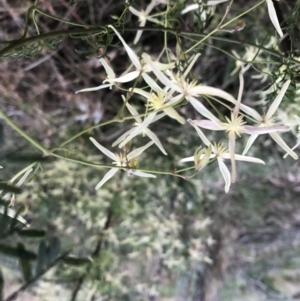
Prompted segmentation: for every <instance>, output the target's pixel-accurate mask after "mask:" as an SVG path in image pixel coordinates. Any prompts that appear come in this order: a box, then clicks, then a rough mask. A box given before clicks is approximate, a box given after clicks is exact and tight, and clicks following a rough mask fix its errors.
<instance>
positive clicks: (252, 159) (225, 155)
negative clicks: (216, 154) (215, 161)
mask: <svg viewBox="0 0 300 301" xmlns="http://www.w3.org/2000/svg"><path fill="white" fill-rule="evenodd" d="M221 157H222V158H223V159H230V154H229V153H223V154H222V155H221ZM234 158H235V160H238V161H244V162H252V163H259V164H265V162H264V161H263V160H261V159H258V158H255V157H248V156H243V155H237V154H235V155H234Z"/></svg>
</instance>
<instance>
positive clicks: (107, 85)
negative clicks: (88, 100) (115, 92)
mask: <svg viewBox="0 0 300 301" xmlns="http://www.w3.org/2000/svg"><path fill="white" fill-rule="evenodd" d="M111 86H112V84H106V85H100V86H98V87H94V88H85V89H82V90H78V91H76V92H75V94H77V93H81V92H91V91H98V90H101V89H105V88H110V87H111Z"/></svg>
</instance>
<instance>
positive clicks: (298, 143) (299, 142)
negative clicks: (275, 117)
mask: <svg viewBox="0 0 300 301" xmlns="http://www.w3.org/2000/svg"><path fill="white" fill-rule="evenodd" d="M299 145H300V139H299V140H298V142H297V143H296V145H295V146H294V147H292V150H294V149H296V148H297V147H298V146H299ZM288 155H289V154H288V153H286V154H285V155H284V156H283V158H286V157H287V156H288Z"/></svg>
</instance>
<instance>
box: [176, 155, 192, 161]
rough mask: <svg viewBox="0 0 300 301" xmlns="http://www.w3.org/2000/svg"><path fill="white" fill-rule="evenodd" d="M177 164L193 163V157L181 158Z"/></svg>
mask: <svg viewBox="0 0 300 301" xmlns="http://www.w3.org/2000/svg"><path fill="white" fill-rule="evenodd" d="M179 162H194V156H192V157H187V158H183V159H181V160H180V161H179Z"/></svg>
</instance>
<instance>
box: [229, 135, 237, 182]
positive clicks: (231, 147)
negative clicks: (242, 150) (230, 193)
mask: <svg viewBox="0 0 300 301" xmlns="http://www.w3.org/2000/svg"><path fill="white" fill-rule="evenodd" d="M228 148H229V154H230V160H231V183H235V180H236V162H235V136H232V135H230V136H229V142H228Z"/></svg>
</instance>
